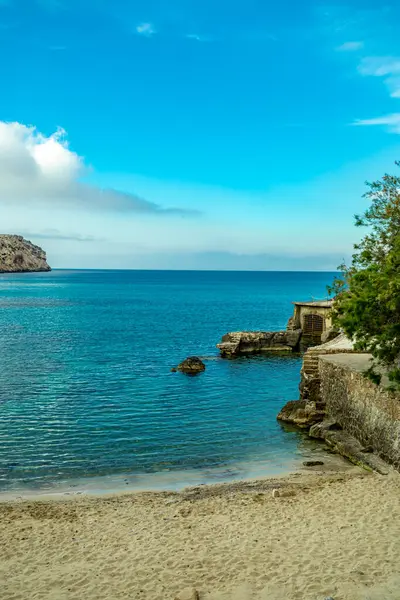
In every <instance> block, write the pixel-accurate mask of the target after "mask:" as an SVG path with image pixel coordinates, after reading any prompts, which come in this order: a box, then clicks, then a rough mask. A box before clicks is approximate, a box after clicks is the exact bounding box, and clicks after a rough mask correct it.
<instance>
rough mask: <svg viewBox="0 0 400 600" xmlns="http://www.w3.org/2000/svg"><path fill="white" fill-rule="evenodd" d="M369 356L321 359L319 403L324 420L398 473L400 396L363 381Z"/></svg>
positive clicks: (384, 382)
mask: <svg viewBox="0 0 400 600" xmlns="http://www.w3.org/2000/svg"><path fill="white" fill-rule="evenodd" d="M370 360H371V357H370V355H368V354H331V355H325V356H323V355H320V356H319V357H318V361H319V365H318V366H319V369H318V371H319V380H320V394H321V401H322V402H323V403H324V404H325V411H326V417H327V418H329V419H331V420H332V421H335V422H336V423H337V424H338V425H339V426H340V427H342V428H343V430H345V431H346V432H348V433H349V434H351V435H352V436H354V437H355V438H356V439H357V440H358V441H359V442H360V443H361V444H362V445H363V446H365V447H366V448H368V447H370V448H371V450H372V449H373V450H375V451H376V452H377V454H378V455H379V456H380V457H381V458H383V459H384V460H386V461H388V462H390V463H391V464H393V465H394V466H395V467H396V468H397V469H400V394H395V393H393V392H390V391H388V390H387V389H386V388H385V384H386V383H387V380H386V381H385V379H384V380H383V385H376V384H374V383H373V382H372V381H370V380H369V379H366V378H365V377H364V375H363V372H364V371H365V370H366V369H367V368H368V367H369V366H370Z"/></svg>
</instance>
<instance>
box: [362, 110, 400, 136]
mask: <svg viewBox="0 0 400 600" xmlns="http://www.w3.org/2000/svg"><path fill="white" fill-rule="evenodd" d="M354 125H367V126H368V125H384V126H386V127H387V129H388V131H390V132H391V133H400V113H393V114H391V115H386V116H384V117H377V118H376V119H360V120H358V121H356V122H355V123H354Z"/></svg>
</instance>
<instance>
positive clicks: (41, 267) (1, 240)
mask: <svg viewBox="0 0 400 600" xmlns="http://www.w3.org/2000/svg"><path fill="white" fill-rule="evenodd" d="M30 271H32V272H33V271H51V269H50V267H49V265H48V264H47V260H46V253H45V252H44V250H42V249H41V248H39V246H35V245H34V244H32V242H29V241H28V240H25V239H24V238H23V237H22V236H21V235H5V234H0V273H26V272H30Z"/></svg>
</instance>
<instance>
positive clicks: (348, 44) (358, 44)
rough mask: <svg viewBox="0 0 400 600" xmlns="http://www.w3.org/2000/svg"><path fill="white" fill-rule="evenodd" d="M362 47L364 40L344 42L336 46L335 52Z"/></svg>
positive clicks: (353, 50)
mask: <svg viewBox="0 0 400 600" xmlns="http://www.w3.org/2000/svg"><path fill="white" fill-rule="evenodd" d="M362 48H364V42H345V43H344V44H342V45H341V46H338V47H337V48H336V50H337V52H355V51H357V50H361V49H362Z"/></svg>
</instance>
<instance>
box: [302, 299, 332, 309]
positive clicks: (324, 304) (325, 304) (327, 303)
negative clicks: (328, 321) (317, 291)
mask: <svg viewBox="0 0 400 600" xmlns="http://www.w3.org/2000/svg"><path fill="white" fill-rule="evenodd" d="M293 304H294V305H295V306H315V307H317V308H332V305H333V300H319V301H316V302H293Z"/></svg>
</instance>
